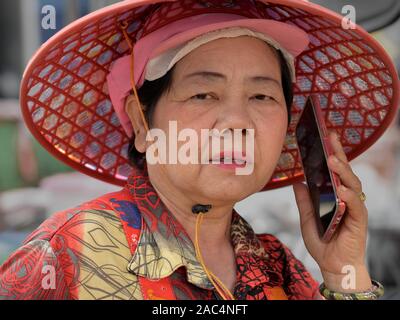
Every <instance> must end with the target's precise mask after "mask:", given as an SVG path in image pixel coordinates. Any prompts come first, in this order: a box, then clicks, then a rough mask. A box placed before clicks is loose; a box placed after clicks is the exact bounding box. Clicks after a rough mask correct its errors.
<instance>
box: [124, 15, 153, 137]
mask: <svg viewBox="0 0 400 320" xmlns="http://www.w3.org/2000/svg"><path fill="white" fill-rule="evenodd" d="M119 27H120V29H121V31H122V33H123V35H124V38H125V41H126V42H127V43H128V46H129V48H130V50H131V75H130V81H131V87H132V90H133V93H134V95H135V98H136V104H137V106H138V108H139V113H140V117H141V118H142V121H143V125H144V127H145V129H146V133H147V132H149V125H148V124H147V121H146V117H145V116H144V113H143V109H142V104H141V103H140V99H139V95H138V93H137V91H136V84H135V71H134V70H135V52H134V51H135V50H134V45H133V43H132V41H131V39H130V38H129V35H128V33H127V32H126V29H127V28H128V23H127V22H126V21H124V22H122V23H120V25H119Z"/></svg>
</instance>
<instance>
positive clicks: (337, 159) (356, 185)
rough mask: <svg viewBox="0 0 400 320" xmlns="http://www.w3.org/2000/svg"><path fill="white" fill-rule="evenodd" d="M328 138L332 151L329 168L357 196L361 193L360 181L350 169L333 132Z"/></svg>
mask: <svg viewBox="0 0 400 320" xmlns="http://www.w3.org/2000/svg"><path fill="white" fill-rule="evenodd" d="M329 138H330V142H331V145H332V148H333V151H334V155H333V156H330V157H329V159H328V164H329V167H330V168H331V169H332V170H333V171H334V172H335V173H337V174H338V175H339V177H340V180H341V182H342V183H343V184H344V185H345V186H346V187H348V188H350V189H352V190H354V191H355V192H356V193H358V194H359V193H361V191H362V185H361V181H360V179H359V178H358V177H357V176H356V175H355V174H354V172H353V170H352V169H351V166H350V164H349V162H348V160H347V156H346V153H345V152H344V150H343V147H342V144H341V143H340V141H339V139H338V136H337V135H336V133H335V132H330V136H329Z"/></svg>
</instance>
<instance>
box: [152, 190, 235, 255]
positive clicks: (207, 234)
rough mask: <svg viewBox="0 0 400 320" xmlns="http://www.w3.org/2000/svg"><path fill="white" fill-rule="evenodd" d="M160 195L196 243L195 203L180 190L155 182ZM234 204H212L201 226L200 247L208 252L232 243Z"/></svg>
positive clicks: (216, 250)
mask: <svg viewBox="0 0 400 320" xmlns="http://www.w3.org/2000/svg"><path fill="white" fill-rule="evenodd" d="M153 187H154V189H155V190H156V192H157V194H158V196H159V197H160V199H161V201H162V202H163V203H164V205H165V206H166V207H167V208H168V210H169V211H170V212H171V213H172V214H173V215H174V217H175V218H176V219H177V220H178V222H179V223H180V224H181V225H182V226H183V228H184V229H185V230H186V232H187V234H188V235H189V237H190V239H191V240H192V242H193V243H194V241H195V235H196V219H197V214H194V213H193V212H192V207H193V205H195V203H193V201H192V200H191V199H188V197H186V196H185V195H184V194H182V193H181V192H180V191H179V190H166V191H164V190H163V189H164V188H160V187H159V186H157V185H154V184H153ZM232 212H233V204H231V205H225V206H212V208H211V209H210V210H209V211H208V212H207V213H205V215H204V217H203V221H202V224H201V226H200V235H199V237H200V239H199V242H200V243H199V244H200V247H202V248H204V249H206V250H207V251H208V253H210V254H211V253H212V252H213V251H215V252H216V253H217V252H218V248H221V246H224V245H225V246H226V245H230V240H231V236H230V230H231V221H232Z"/></svg>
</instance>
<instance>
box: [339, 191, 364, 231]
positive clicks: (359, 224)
mask: <svg viewBox="0 0 400 320" xmlns="http://www.w3.org/2000/svg"><path fill="white" fill-rule="evenodd" d="M338 195H339V198H340V199H341V200H342V201H344V202H345V203H346V208H347V212H348V214H349V216H350V217H351V218H352V221H353V222H354V225H353V226H352V227H355V228H357V229H362V230H365V228H366V227H367V224H368V210H367V208H366V207H365V205H364V203H363V201H362V200H361V199H360V196H359V193H357V192H355V191H354V190H351V189H350V188H346V187H345V186H343V185H342V186H340V187H339V189H338ZM346 219H347V217H346Z"/></svg>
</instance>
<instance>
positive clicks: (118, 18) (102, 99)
mask: <svg viewBox="0 0 400 320" xmlns="http://www.w3.org/2000/svg"><path fill="white" fill-rule="evenodd" d="M205 12H231V13H236V14H241V15H245V16H248V17H256V18H261V17H263V18H267V19H275V20H279V21H283V22H287V23H289V24H294V25H296V26H298V27H300V28H302V29H303V30H305V31H306V32H308V33H309V35H310V39H311V43H310V45H309V48H308V49H307V50H306V51H305V52H304V53H303V54H302V55H301V56H299V57H298V59H297V63H296V67H297V83H296V85H295V96H294V104H293V112H292V120H291V124H290V126H289V130H288V134H287V138H286V144H285V146H284V150H283V153H282V155H281V158H280V160H279V163H278V167H277V168H276V171H275V173H274V175H273V177H272V180H271V181H270V183H269V184H268V185H267V186H266V188H273V187H278V186H282V185H286V184H289V183H291V182H293V181H294V180H295V179H299V178H301V177H302V174H303V173H302V168H301V164H300V162H299V154H298V150H297V145H296V141H295V138H294V128H295V125H296V123H297V120H298V118H299V115H300V112H301V110H302V109H303V107H304V104H305V101H306V98H307V96H308V95H309V94H311V93H318V94H319V97H320V101H321V105H322V107H323V109H324V112H325V113H324V114H325V120H326V123H327V127H328V129H334V130H335V131H336V132H337V133H338V134H339V135H340V137H341V141H342V143H343V145H344V148H345V151H346V153H347V154H348V156H349V157H350V158H353V157H355V156H356V155H358V154H359V153H361V152H362V151H363V150H364V149H365V148H367V147H368V146H369V145H370V144H372V143H373V142H374V141H375V140H376V139H377V138H378V137H379V135H380V134H381V133H382V124H385V123H386V124H385V125H387V122H388V121H387V118H388V116H389V115H390V114H392V113H393V110H394V108H395V107H396V106H394V105H393V104H394V99H393V97H394V90H395V88H394V85H395V81H394V79H393V77H394V75H393V74H392V73H391V70H390V68H389V67H388V66H387V65H386V64H385V61H384V59H383V58H382V57H381V55H380V54H379V52H378V51H379V50H377V48H376V47H374V45H373V44H372V45H371V44H367V43H366V42H365V41H364V40H363V38H362V37H361V35H360V33H359V32H358V31H356V30H344V29H342V28H341V25H340V23H338V21H336V20H333V19H332V20H330V19H327V18H326V17H320V16H316V15H313V14H310V13H308V12H305V11H304V10H301V9H295V8H289V7H286V6H282V5H278V4H273V3H262V2H259V1H248V0H246V1H244V0H240V1H234V0H232V1H200V0H198V1H195V0H186V1H179V2H173V3H165V4H162V5H160V4H155V5H146V6H143V7H139V8H134V9H131V10H128V11H126V12H122V10H121V12H115V11H113V12H112V13H111V14H105V15H104V16H103V17H100V18H97V19H93V21H92V22H90V23H89V24H87V25H83V26H82V28H81V30H79V31H77V32H74V33H72V34H69V35H68V34H66V35H65V36H63V38H58V39H57V41H55V40H54V41H53V42H51V43H52V44H53V45H52V47H51V48H50V49H48V50H47V51H46V52H42V54H41V55H40V56H39V58H37V59H36V60H35V61H34V65H33V66H32V67H31V68H30V71H29V72H28V73H27V74H26V76H25V82H24V84H23V85H25V89H26V90H25V92H26V95H22V96H21V99H22V108H23V110H24V115H25V118H26V120H27V124H28V126H29V127H30V129H31V131H32V132H33V134H34V135H35V136H36V137H37V138H38V140H39V141H40V142H41V143H42V144H43V145H44V146H45V147H46V148H47V149H48V150H49V151H50V152H52V153H53V154H54V155H56V156H57V157H58V158H60V159H62V160H63V161H65V162H67V163H68V164H69V165H71V166H73V167H74V168H76V169H78V170H81V171H83V172H85V173H87V174H89V175H92V176H95V177H96V178H100V179H102V180H105V181H108V182H113V183H120V184H122V183H123V182H124V180H125V179H126V177H127V176H128V175H129V173H130V171H131V168H130V166H129V165H128V163H127V148H128V137H127V136H126V135H125V133H124V131H123V129H122V127H121V126H120V124H119V120H118V118H117V116H116V114H115V112H114V110H113V108H112V104H111V101H110V100H109V97H108V89H107V83H106V75H107V73H108V70H109V69H110V66H111V65H112V63H113V61H114V60H116V59H117V58H119V57H121V56H123V55H126V54H128V53H129V48H128V45H127V43H126V42H125V41H124V38H123V36H122V34H121V32H120V29H119V28H118V23H119V22H122V21H128V22H129V23H130V26H129V28H128V30H127V31H128V33H129V34H130V36H131V37H132V39H139V38H140V37H142V36H143V35H146V34H148V33H150V32H152V31H153V30H155V29H157V28H159V27H161V26H163V25H165V24H167V23H170V22H172V21H174V20H177V19H181V18H183V17H186V16H190V15H193V14H200V13H205Z"/></svg>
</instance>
